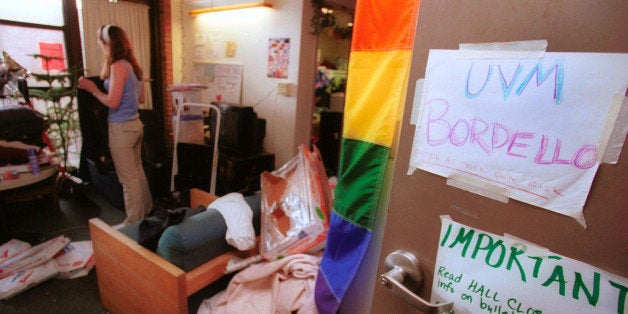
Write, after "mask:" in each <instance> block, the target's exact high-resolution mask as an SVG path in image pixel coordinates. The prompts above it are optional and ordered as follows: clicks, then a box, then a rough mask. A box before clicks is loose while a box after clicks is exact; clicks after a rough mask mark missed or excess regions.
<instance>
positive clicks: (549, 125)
mask: <svg viewBox="0 0 628 314" xmlns="http://www.w3.org/2000/svg"><path fill="white" fill-rule="evenodd" d="M627 87H628V54H603V53H545V54H544V56H543V58H540V59H538V58H531V59H489V58H486V59H465V58H460V57H459V52H458V51H453V50H431V51H430V55H429V59H428V64H427V69H426V77H425V88H426V90H425V92H424V96H423V97H422V100H423V102H422V108H421V112H422V114H421V117H420V118H419V121H420V124H419V125H417V128H416V133H415V136H414V142H413V147H412V154H411V158H410V172H411V171H413V170H414V169H416V168H420V169H423V170H426V171H429V172H432V173H435V174H438V175H442V176H445V177H448V178H452V179H456V178H462V179H465V181H466V182H472V183H473V184H474V185H477V186H480V187H483V188H486V189H487V190H489V191H492V192H495V191H497V192H498V193H500V194H503V195H505V196H507V197H510V198H513V199H517V200H520V201H524V202H527V203H530V204H532V205H535V206H538V207H542V208H545V209H548V210H551V211H554V212H558V213H561V214H564V215H567V216H570V217H574V218H575V219H577V220H579V221H580V222H581V223H582V224H583V225H584V219H583V216H582V209H583V206H584V203H585V201H586V198H587V195H588V193H589V189H590V187H591V183H592V181H593V178H594V176H595V173H596V171H597V168H598V165H599V160H601V157H602V155H603V153H604V152H603V151H600V149H603V147H605V145H606V143H605V142H604V141H605V139H604V138H603V136H602V134H603V132H604V130H605V128H608V127H609V126H608V125H607V124H608V123H607V121H609V119H608V118H609V110H610V108H611V106H612V103H613V101H612V100H613V96H614V95H615V94H621V95H623V94H624V93H625V91H626V88H627ZM420 94H421V92H420V91H417V95H420ZM611 118H613V117H611ZM610 120H612V121H614V120H613V119H610ZM610 127H612V125H611V126H610Z"/></svg>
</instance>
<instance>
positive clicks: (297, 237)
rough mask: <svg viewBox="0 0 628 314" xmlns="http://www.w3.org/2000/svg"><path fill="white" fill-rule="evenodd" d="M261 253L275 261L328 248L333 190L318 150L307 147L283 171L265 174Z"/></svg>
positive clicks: (262, 179) (262, 181) (282, 168)
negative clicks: (326, 243) (327, 240)
mask: <svg viewBox="0 0 628 314" xmlns="http://www.w3.org/2000/svg"><path fill="white" fill-rule="evenodd" d="M261 186H262V204H261V206H262V208H261V210H262V219H261V220H262V221H261V222H262V230H261V245H260V253H261V254H262V256H263V257H264V259H266V260H269V261H272V260H277V259H280V258H282V257H284V256H288V255H292V254H298V253H312V252H316V251H319V250H321V249H323V248H324V246H325V240H326V239H327V230H328V228H329V212H330V210H331V202H332V201H331V191H330V188H329V182H328V179H327V174H326V173H325V168H324V166H323V162H322V160H321V157H320V153H319V152H318V150H317V149H316V148H314V151H310V150H309V149H308V148H307V147H306V146H305V145H301V146H300V147H299V153H298V154H297V155H296V156H295V157H293V158H292V159H291V160H290V161H288V162H287V163H286V164H285V165H283V166H282V167H281V168H279V169H277V170H275V171H272V172H267V171H265V172H263V173H262V174H261Z"/></svg>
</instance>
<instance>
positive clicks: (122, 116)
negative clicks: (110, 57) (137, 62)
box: [104, 60, 142, 122]
mask: <svg viewBox="0 0 628 314" xmlns="http://www.w3.org/2000/svg"><path fill="white" fill-rule="evenodd" d="M122 63H123V64H124V66H125V67H126V70H127V71H128V72H129V77H128V78H127V80H126V81H125V82H124V89H123V91H122V99H121V100H120V106H118V108H117V109H111V108H109V117H108V121H109V122H124V121H129V120H135V119H137V118H139V113H138V112H137V109H138V106H139V101H138V99H139V95H140V92H141V91H142V85H141V84H142V82H140V81H139V80H138V79H137V77H136V76H135V72H133V67H132V66H131V64H130V63H129V62H128V61H126V60H123V61H122ZM109 81H110V79H109V78H106V79H105V81H104V85H105V89H106V90H107V92H109V83H110V82H109Z"/></svg>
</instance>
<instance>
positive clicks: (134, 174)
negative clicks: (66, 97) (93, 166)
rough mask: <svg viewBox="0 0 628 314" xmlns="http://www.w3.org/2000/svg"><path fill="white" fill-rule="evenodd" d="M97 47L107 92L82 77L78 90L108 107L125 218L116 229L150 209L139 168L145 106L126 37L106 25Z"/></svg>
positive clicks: (143, 175)
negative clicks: (141, 106)
mask: <svg viewBox="0 0 628 314" xmlns="http://www.w3.org/2000/svg"><path fill="white" fill-rule="evenodd" d="M98 44H99V45H100V47H101V48H102V51H103V53H104V57H105V60H104V63H103V66H102V69H101V73H100V78H101V79H103V80H104V86H105V89H106V90H107V92H106V93H103V92H102V91H100V90H99V89H98V88H97V87H96V84H95V83H94V82H93V81H91V80H89V79H87V78H84V77H81V78H80V79H79V81H78V88H81V89H84V90H86V91H88V92H90V93H91V94H92V95H94V97H96V98H97V99H98V100H99V101H100V102H101V103H103V104H104V105H105V106H107V107H109V116H108V127H109V150H110V151H111V158H112V159H113V164H114V165H115V168H116V174H117V175H118V179H119V180H120V183H121V184H122V188H123V193H124V206H125V210H126V215H127V217H126V219H124V221H123V222H122V224H119V225H116V226H115V227H116V228H121V227H124V226H126V225H128V224H130V223H133V222H136V221H140V220H142V219H143V218H144V216H145V215H146V214H148V213H149V212H150V211H151V210H152V208H153V199H152V196H151V194H150V190H149V187H148V181H147V180H146V175H145V173H144V168H143V167H142V136H143V134H144V125H143V124H142V122H141V121H140V119H139V113H138V106H139V104H140V103H144V85H143V84H142V69H141V68H140V66H139V64H138V62H137V60H136V59H135V56H134V55H133V49H132V48H131V42H130V41H129V38H128V36H127V35H126V33H125V32H124V30H122V29H121V28H120V27H118V26H115V25H111V24H109V25H105V26H102V27H101V28H100V29H99V30H98Z"/></svg>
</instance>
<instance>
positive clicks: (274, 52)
mask: <svg viewBox="0 0 628 314" xmlns="http://www.w3.org/2000/svg"><path fill="white" fill-rule="evenodd" d="M289 61H290V38H270V39H269V40H268V77H277V78H287V77H288V63H289Z"/></svg>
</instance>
